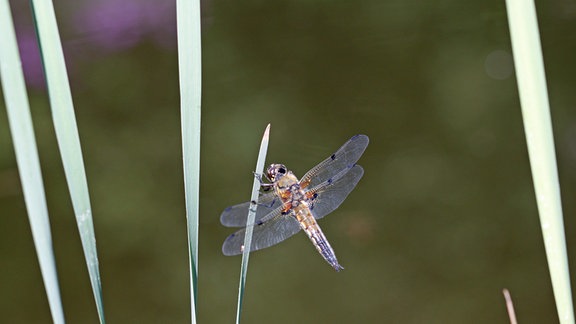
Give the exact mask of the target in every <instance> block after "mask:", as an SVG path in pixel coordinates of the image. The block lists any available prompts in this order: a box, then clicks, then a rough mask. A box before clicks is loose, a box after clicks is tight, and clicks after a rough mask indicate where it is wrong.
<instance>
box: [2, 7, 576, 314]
mask: <svg viewBox="0 0 576 324" xmlns="http://www.w3.org/2000/svg"><path fill="white" fill-rule="evenodd" d="M56 5H57V14H59V16H58V19H59V22H60V28H61V30H62V34H63V37H62V38H63V40H64V48H65V51H66V55H67V60H68V66H69V69H70V75H71V83H72V91H73V94H74V100H75V106H76V109H77V111H76V116H77V121H78V127H79V130H80V136H81V141H82V145H83V152H84V158H85V164H86V168H87V173H88V174H87V175H88V183H89V187H90V193H91V198H92V205H93V208H94V211H93V214H94V220H95V228H96V237H97V244H98V251H99V257H100V266H101V272H102V284H103V290H104V297H105V307H106V312H107V317H108V319H109V321H111V322H119V323H135V322H138V323H159V322H163V323H184V322H186V321H187V320H188V316H189V312H188V307H189V302H188V298H189V297H188V294H189V290H188V273H187V271H188V268H187V252H186V232H185V214H184V199H183V183H182V167H181V161H182V158H181V142H180V131H179V127H180V122H179V106H178V105H179V99H178V84H177V80H178V77H177V65H176V64H177V57H176V51H175V46H176V44H175V39H176V38H175V35H174V30H175V20H174V19H175V14H174V6H173V5H166V4H164V2H162V1H153V0H148V1H131V2H128V1H112V0H107V1H99V2H94V3H91V2H89V1H85V2H70V1H65V2H59V3H57V4H56ZM203 5H204V7H203V12H204V15H203V16H204V17H203V18H204V25H203V37H204V44H203V48H204V52H203V61H204V66H203V72H204V80H203V88H204V95H203V102H204V103H203V114H204V115H203V121H202V126H203V134H202V164H201V167H202V174H201V176H202V178H201V189H202V193H201V206H200V208H201V219H200V222H201V223H200V259H199V267H200V269H199V281H200V286H199V301H198V316H199V322H200V323H222V322H226V321H232V320H233V318H234V312H235V303H236V300H235V298H236V293H237V280H238V272H239V266H240V258H233V257H224V256H223V255H222V254H221V252H220V246H221V243H222V241H223V239H224V238H225V237H226V236H227V235H228V234H230V232H231V231H230V229H227V228H224V227H222V226H221V225H220V224H219V222H218V216H219V214H220V212H221V210H222V209H223V208H225V207H227V206H228V205H232V204H234V203H237V202H240V201H243V200H248V199H249V195H250V194H249V190H250V184H251V181H252V173H251V172H252V171H253V170H252V168H253V167H254V161H255V159H256V153H257V149H258V143H259V137H260V136H261V130H262V128H263V127H264V126H265V125H266V124H267V123H268V122H271V123H272V126H273V128H274V131H273V132H272V136H271V139H270V149H269V153H268V157H269V162H270V163H271V162H281V163H284V164H286V165H287V166H288V167H289V168H291V169H292V170H293V171H294V172H295V173H296V174H297V175H302V174H303V173H304V172H306V171H307V170H308V168H310V167H312V166H313V165H315V164H316V163H317V162H319V161H321V160H322V159H324V158H325V157H326V156H328V155H329V154H331V153H332V151H334V150H335V149H337V148H338V147H339V145H341V144H342V143H343V142H344V141H345V140H346V139H348V138H349V137H350V136H351V135H353V134H357V133H364V134H367V135H368V136H370V140H371V144H370V146H369V148H368V150H367V151H366V153H365V154H364V156H363V157H362V159H361V160H360V162H359V163H360V164H361V165H362V166H363V167H364V168H365V176H364V179H362V181H361V182H360V184H359V185H358V187H357V188H356V189H355V191H354V192H353V193H352V194H351V195H350V197H349V198H348V200H347V201H346V202H345V203H344V204H343V205H342V206H341V208H340V209H338V210H337V211H336V212H334V214H332V215H330V216H328V217H326V218H325V219H322V220H321V221H320V225H321V226H322V227H323V229H324V232H325V234H326V235H327V237H328V239H329V240H330V242H331V244H332V246H333V247H334V249H335V251H336V253H337V255H338V258H339V260H340V261H341V263H342V265H343V266H344V267H345V268H346V269H345V271H343V272H341V273H335V272H334V271H333V270H332V269H331V268H330V267H329V266H327V265H326V264H325V262H324V261H323V260H322V258H321V257H320V256H319V255H318V254H317V252H316V251H315V249H314V248H313V247H312V245H311V244H310V242H308V240H307V238H306V237H305V235H303V234H300V235H297V236H296V237H295V238H293V239H290V240H288V241H286V242H284V243H282V244H280V245H278V246H275V247H272V248H270V249H266V250H263V251H260V252H256V253H254V254H252V255H251V264H250V273H249V275H248V281H247V294H246V296H245V301H244V302H245V303H244V310H243V319H244V321H246V322H255V323H256V322H258V323H295V322H298V323H310V322H338V323H382V322H384V323H388V322H391V323H463V322H466V323H468V322H470V321H471V320H472V321H474V322H478V323H494V322H502V323H505V322H506V321H507V315H506V312H505V307H504V301H503V297H502V295H501V289H502V288H504V287H507V288H508V289H510V291H511V293H512V297H513V299H514V302H515V303H516V305H515V306H516V311H517V314H518V318H519V321H520V322H522V321H523V320H528V319H529V320H530V322H534V323H548V322H554V321H555V318H556V312H555V309H554V305H553V299H552V290H551V285H550V280H549V277H548V274H547V267H546V259H545V256H544V250H543V244H542V241H541V233H540V228H539V224H538V217H537V214H536V204H535V199H534V193H533V189H532V180H531V177H530V171H529V165H528V159H527V153H526V145H525V139H524V134H523V129H522V124H521V118H520V107H519V102H518V96H517V90H516V84H515V79H514V76H513V75H512V74H511V73H512V69H511V62H510V42H509V37H508V28H507V22H506V15H505V11H504V10H505V7H504V2H497V1H489V2H478V3H470V2H467V3H462V2H458V1H443V2H426V1H386V2H383V1H365V2H350V1H348V2H346V1H337V2H329V1H295V2H277V3H276V2H265V1H248V2H242V3H240V2H238V3H236V2H225V1H218V0H211V1H206V2H205V3H204V4H203ZM14 6H15V8H14V11H13V12H14V15H15V19H16V20H17V25H18V26H17V27H18V31H19V36H20V43H21V51H22V55H23V60H24V67H25V69H26V71H27V73H28V74H27V76H28V77H29V85H30V87H31V89H33V90H32V91H31V95H30V96H31V98H30V100H31V106H32V110H33V119H34V122H35V126H36V136H37V140H38V144H39V146H40V157H41V162H42V167H43V174H44V177H45V185H46V189H47V199H48V204H49V210H50V215H51V221H52V229H53V237H54V244H55V252H56V257H57V262H58V270H59V276H60V281H61V285H62V287H61V290H62V295H63V302H64V308H65V312H66V314H67V319H68V321H69V322H71V323H95V322H96V321H97V315H96V311H95V307H94V305H93V300H92V296H91V292H90V286H89V281H88V276H87V271H86V270H85V269H86V267H85V265H84V263H83V256H82V252H81V247H80V241H79V238H78V235H77V230H76V225H75V221H74V216H73V212H72V207H71V204H70V202H69V198H68V194H67V191H66V183H65V180H64V174H63V172H62V166H61V163H60V161H59V154H58V151H57V146H56V142H55V136H54V133H53V127H52V121H51V117H50V111H49V107H48V104H47V99H46V93H45V91H44V90H43V88H42V81H41V80H42V79H41V78H40V79H39V77H38V76H41V70H38V67H39V66H40V65H39V63H34V60H33V57H34V55H35V54H34V53H33V47H32V46H31V45H30V44H33V40H34V34H33V33H32V32H33V28H32V27H31V26H32V25H31V22H30V21H29V12H28V11H27V10H28V8H26V7H20V6H22V4H16V3H15V1H14ZM537 9H538V13H539V19H540V29H541V37H542V44H543V49H544V60H545V64H546V69H547V74H548V82H549V83H548V87H549V91H550V99H551V106H552V118H553V122H554V130H555V137H556V141H557V142H556V145H557V154H558V163H559V174H560V181H561V186H562V192H563V198H564V212H565V215H566V230H567V233H566V234H567V239H568V247H569V256H570V257H571V258H572V259H573V258H574V255H575V252H574V250H573V249H570V247H571V246H572V245H573V244H572V245H571V244H570V243H571V241H572V240H573V238H574V237H575V235H576V232H575V231H574V228H575V223H574V221H573V219H572V217H571V215H573V214H574V212H575V208H576V206H575V205H574V202H573V199H572V196H574V192H575V190H576V171H575V170H576V169H575V168H574V167H573V165H574V163H575V162H576V116H575V115H576V113H575V110H574V109H573V108H574V106H576V97H575V96H574V92H573V89H572V88H573V86H574V77H573V76H574V75H575V74H576V64H575V63H574V60H573V54H574V52H575V51H576V43H575V42H574V41H573V38H574V36H573V35H574V33H575V32H576V14H575V11H574V8H572V7H569V5H568V3H567V2H562V1H556V2H541V3H537ZM28 57H32V59H28ZM36 62H37V61H36ZM35 78H36V79H35ZM1 105H2V107H1V109H0V147H3V148H5V149H3V150H1V151H0V211H1V215H2V217H0V256H1V257H2V261H1V266H0V287H2V291H3V293H1V294H0V310H1V312H0V314H2V315H1V317H0V318H1V320H0V321H2V322H4V321H5V322H7V323H13V322H26V323H45V322H46V321H48V319H49V313H48V312H49V311H48V306H47V302H46V297H45V295H44V290H43V287H42V286H41V285H42V282H41V277H40V273H39V270H38V265H37V261H36V256H35V254H34V253H35V252H34V249H33V244H32V240H31V235H30V230H29V225H28V223H27V218H26V216H25V208H24V202H23V198H22V195H21V192H20V188H19V181H18V175H17V170H16V163H15V158H14V152H13V149H12V148H11V147H12V146H11V145H12V144H11V140H10V134H9V132H8V125H7V121H6V113H5V109H4V106H3V105H4V104H3V103H2V104H1ZM247 125H249V126H250V127H246V126H247ZM246 152H252V154H246ZM572 268H574V266H573V267H572ZM30 309H33V310H34V311H30Z"/></svg>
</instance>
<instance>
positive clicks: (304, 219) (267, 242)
mask: <svg viewBox="0 0 576 324" xmlns="http://www.w3.org/2000/svg"><path fill="white" fill-rule="evenodd" d="M368 142H369V140H368V136H366V135H355V136H353V137H352V138H350V139H349V140H348V141H347V142H346V143H344V145H342V147H340V149H338V151H336V152H335V153H333V154H332V155H330V156H329V157H328V158H326V159H325V160H324V161H322V162H320V163H319V164H318V165H316V166H315V167H313V168H312V169H310V171H308V172H307V173H306V174H304V176H303V177H302V178H300V179H298V178H297V177H296V176H295V175H294V173H292V171H290V170H288V169H287V168H286V166H285V165H283V164H272V165H270V166H269V167H268V168H267V169H266V173H265V177H266V178H267V180H268V181H269V182H264V181H263V179H262V177H261V176H257V178H258V179H259V180H260V182H261V186H262V190H263V191H264V193H263V194H262V195H261V196H260V197H259V198H258V202H257V203H258V206H257V209H256V217H255V220H254V223H252V224H247V218H248V209H249V208H250V205H251V202H245V203H241V204H237V205H234V206H230V207H228V208H226V209H225V210H224V211H223V212H222V214H221V215H220V222H221V223H222V225H224V226H227V227H242V228H241V229H240V230H238V231H237V232H235V233H234V234H232V235H230V236H228V238H226V240H225V241H224V244H223V245H222V252H223V253H224V255H238V254H242V252H243V250H244V236H245V234H246V229H247V228H248V227H249V226H252V227H253V234H252V235H253V236H252V244H251V248H250V251H251V252H252V251H256V250H260V249H264V248H267V247H270V246H273V245H275V244H278V243H280V242H282V241H284V240H286V239H287V238H289V237H291V236H293V235H295V234H296V233H298V232H300V230H304V232H305V233H306V234H307V235H308V237H309V238H310V240H311V241H312V243H313V244H314V246H315V247H316V249H317V250H318V252H319V253H320V255H322V257H323V258H324V259H325V260H326V261H327V262H328V263H329V264H330V265H331V266H332V267H333V268H334V269H335V270H336V271H340V270H343V269H344V267H342V266H341V265H340V263H338V259H337V258H336V254H335V253H334V250H333V249H332V247H331V246H330V243H329V242H328V240H327V239H326V236H325V235H324V233H323V232H322V229H321V228H320V226H319V225H318V222H317V221H316V220H318V219H321V218H323V217H324V216H326V215H328V214H330V213H331V212H333V211H334V210H336V208H338V207H339V206H340V204H342V202H343V201H344V200H345V199H346V197H348V195H349V194H350V192H351V191H352V189H354V187H356V185H357V184H358V182H359V181H360V179H361V178H362V175H364V169H362V167H361V166H359V165H357V164H356V162H357V161H358V160H359V159H360V156H362V154H363V153H364V151H365V150H366V147H367V146H368ZM266 191H268V192H266Z"/></svg>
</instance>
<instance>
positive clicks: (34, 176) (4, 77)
mask: <svg viewBox="0 0 576 324" xmlns="http://www.w3.org/2000/svg"><path fill="white" fill-rule="evenodd" d="M0 80H1V81H2V90H3V92H4V98H5V101H6V109H7V111H8V121H9V124H10V131H11V133H12V139H13V141H14V150H15V151H16V161H17V163H18V170H19V173H20V181H21V183H22V190H23V192H24V200H25V202H26V209H27V210H28V218H29V220H30V227H31V229H32V237H33V239H34V246H35V247H36V253H37V254H38V261H39V263H40V271H41V273H42V279H43V280H44V285H45V287H46V294H47V295H48V303H49V305H50V312H51V314H52V321H53V322H54V323H64V312H63V310H62V301H61V298H60V289H59V288H58V277H57V274H56V263H55V261H54V251H53V249H52V236H51V234H50V221H49V219H48V208H47V207H46V197H45V195H44V184H43V182H42V172H41V170H40V161H39V159H38V150H37V148H36V140H35V138H34V129H33V126H32V118H31V116H30V105H29V103H28V96H27V93H26V85H25V84H24V75H23V72H22V65H21V63H20V56H19V54H18V44H17V42H16V35H15V32H14V25H13V22H12V15H11V13H10V6H9V4H8V0H0Z"/></svg>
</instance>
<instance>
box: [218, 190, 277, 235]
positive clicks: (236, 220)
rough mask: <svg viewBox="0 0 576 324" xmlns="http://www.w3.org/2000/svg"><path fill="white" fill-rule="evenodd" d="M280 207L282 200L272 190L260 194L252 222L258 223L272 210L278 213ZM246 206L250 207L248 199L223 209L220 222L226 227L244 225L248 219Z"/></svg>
mask: <svg viewBox="0 0 576 324" xmlns="http://www.w3.org/2000/svg"><path fill="white" fill-rule="evenodd" d="M281 207H282V201H281V200H280V199H279V198H278V197H277V196H276V194H275V193H274V192H273V191H272V192H269V193H266V194H264V195H262V196H260V197H259V198H258V208H256V218H255V219H254V222H255V223H258V222H259V221H261V220H262V219H264V218H265V217H266V216H268V215H269V214H272V213H274V212H276V213H280V210H281ZM248 208H250V202H249V201H247V202H245V203H241V204H238V205H234V206H230V207H228V208H226V209H224V211H223V212H222V214H221V215H220V223H222V225H224V226H227V227H244V226H246V220H247V219H248ZM269 218H271V217H269Z"/></svg>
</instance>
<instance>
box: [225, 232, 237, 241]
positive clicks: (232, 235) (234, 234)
mask: <svg viewBox="0 0 576 324" xmlns="http://www.w3.org/2000/svg"><path fill="white" fill-rule="evenodd" d="M234 236H236V233H233V234H230V236H228V238H226V240H229V239H231V238H233V237H234Z"/></svg>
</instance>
